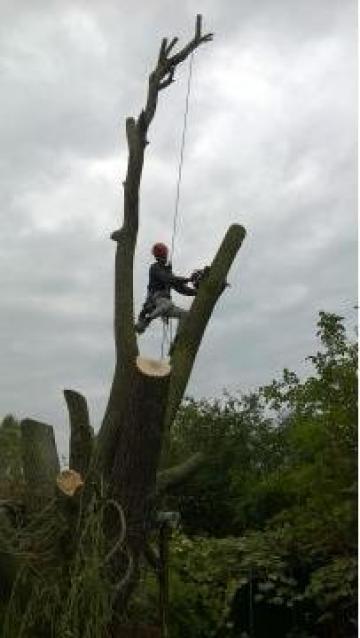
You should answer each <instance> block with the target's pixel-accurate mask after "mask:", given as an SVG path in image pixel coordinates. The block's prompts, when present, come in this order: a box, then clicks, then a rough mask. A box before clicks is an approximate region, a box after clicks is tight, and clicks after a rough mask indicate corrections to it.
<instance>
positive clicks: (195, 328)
mask: <svg viewBox="0 0 360 638" xmlns="http://www.w3.org/2000/svg"><path fill="white" fill-rule="evenodd" d="M244 237H245V229H244V228H243V227H242V226H240V225H239V224H234V225H232V226H230V228H229V230H228V231H227V233H226V235H225V237H224V239H223V242H222V244H221V246H220V248H219V250H218V252H217V254H216V256H215V258H214V260H213V263H212V265H211V267H210V271H209V275H208V277H207V278H206V279H205V280H204V281H203V282H202V283H201V285H200V288H199V292H198V294H197V295H196V297H195V299H194V301H193V304H192V306H191V309H190V312H189V314H188V316H187V318H186V320H185V322H184V326H183V329H182V331H181V333H180V334H179V338H178V339H177V342H176V345H175V348H174V352H173V355H172V359H171V365H172V369H173V372H172V375H171V383H170V388H169V396H168V406H167V412H166V417H165V421H166V428H169V427H170V426H171V423H172V421H173V419H174V417H175V414H176V412H177V409H178V407H179V404H180V402H181V399H182V397H183V395H184V392H185V389H186V385H187V383H188V380H189V377H190V374H191V370H192V367H193V364H194V361H195V357H196V354H197V351H198V349H199V346H200V343H201V340H202V338H203V335H204V331H205V328H206V326H207V323H208V321H209V319H210V316H211V313H212V311H213V309H214V307H215V304H216V302H217V300H218V298H219V297H220V295H221V293H222V292H223V290H224V287H225V285H226V278H227V275H228V272H229V270H230V267H231V265H232V263H233V261H234V259H235V257H236V254H237V252H238V250H239V248H240V246H241V244H242V242H243V239H244Z"/></svg>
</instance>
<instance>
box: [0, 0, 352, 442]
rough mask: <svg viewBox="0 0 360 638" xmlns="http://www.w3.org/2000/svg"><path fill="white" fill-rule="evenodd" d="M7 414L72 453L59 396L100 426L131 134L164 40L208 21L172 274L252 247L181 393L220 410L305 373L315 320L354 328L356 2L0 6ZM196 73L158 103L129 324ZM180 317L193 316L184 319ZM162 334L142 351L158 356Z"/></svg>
mask: <svg viewBox="0 0 360 638" xmlns="http://www.w3.org/2000/svg"><path fill="white" fill-rule="evenodd" d="M0 7H1V20H0V39H1V42H0V56H1V57H0V77H1V86H2V91H1V94H2V99H1V107H0V109H1V118H0V135H1V157H0V166H1V172H0V174H1V192H0V198H1V209H0V210H1V231H2V232H1V239H0V264H1V268H0V278H1V281H0V286H1V304H0V307H1V312H0V358H1V402H0V406H1V409H0V415H1V416H4V415H5V414H6V413H8V412H13V413H15V414H16V415H17V416H18V417H23V416H32V417H34V418H39V419H41V420H45V421H48V422H51V423H53V424H54V425H55V428H56V434H57V438H58V441H59V443H60V446H61V449H65V441H66V439H67V435H68V430H67V414H66V410H65V404H64V400H63V397H62V389H63V388H64V387H70V388H73V389H77V390H79V391H81V392H83V393H84V394H85V395H86V397H87V398H88V401H89V406H90V411H91V418H92V421H93V423H94V425H95V427H97V426H98V424H99V421H100V419H101V414H102V411H103V409H104V406H105V402H106V397H107V392H108V388H109V383H110V381H111V378H112V371H113V363H114V354H113V338H112V295H113V261H114V254H115V245H114V243H113V242H111V241H110V240H109V234H110V233H111V232H112V230H114V229H115V228H116V227H118V226H119V225H120V223H121V218H122V186H121V181H122V179H123V178H124V174H125V167H126V151H127V149H126V143H125V136H124V120H125V117H126V116H128V115H137V114H138V113H139V110H140V109H141V107H142V105H143V102H144V99H145V95H146V84H147V75H148V73H149V72H150V71H151V69H152V66H153V64H154V62H155V60H156V57H157V53H158V47H159V43H160V41H161V38H162V37H163V36H169V37H172V36H174V35H177V36H178V37H179V38H180V43H184V42H185V41H186V40H187V39H189V38H190V37H191V36H192V34H193V28H194V21H195V15H196V13H199V12H200V13H203V15H204V27H205V29H206V30H208V31H214V32H215V39H214V41H213V43H211V44H207V45H205V46H203V47H202V48H201V49H199V51H198V52H197V54H196V56H195V62H194V73H193V84H192V94H191V103H190V112H189V121H188V138H187V146H186V150H185V165H184V169H183V181H182V190H181V200H180V213H179V214H180V219H179V229H178V235H177V244H176V253H175V259H174V269H175V270H176V271H177V272H179V273H181V274H183V273H185V272H186V273H188V272H190V271H191V270H192V269H193V268H195V267H199V266H201V265H202V264H205V263H209V261H210V260H211V259H212V257H213V255H214V252H215V251H216V249H217V247H218V245H219V242H220V241H221V239H222V237H223V235H224V233H225V231H226V228H227V227H228V225H229V224H230V223H232V222H234V221H237V222H240V223H241V224H243V225H244V226H245V227H246V229H247V237H246V240H245V242H244V244H243V247H242V249H241V251H240V253H239V255H238V258H237V261H236V264H235V265H234V267H233V269H232V270H231V274H230V281H231V284H232V287H231V289H228V290H227V291H226V292H225V293H224V295H223V297H222V298H221V300H220V302H219V304H218V306H217V308H216V311H215V313H214V315H213V319H212V321H211V325H210V326H209V328H208V330H207V333H206V336H205V338H204V341H203V344H202V346H201V349H200V352H199V355H198V359H197V363H196V366H195V369H194V372H193V375H192V378H191V382H190V385H189V388H188V393H191V394H194V395H195V396H197V397H199V396H206V397H211V396H219V395H220V394H221V392H222V389H223V388H225V387H226V388H228V389H229V390H231V391H235V390H237V389H242V390H247V389H249V388H255V387H257V386H258V385H259V384H261V383H264V382H267V381H270V380H271V379H272V378H273V377H275V376H277V375H279V374H280V373H281V370H282V368H283V367H284V366H287V367H289V368H292V369H295V370H297V371H298V372H300V373H301V374H303V373H304V372H306V365H305V364H304V359H305V357H306V355H308V354H311V353H312V352H313V351H314V348H315V338H314V335H315V330H316V321H317V314H318V311H319V310H321V309H323V310H328V311H331V312H338V313H340V314H342V315H345V316H346V318H347V320H348V322H349V325H351V324H353V323H354V321H355V313H354V311H353V309H352V307H353V306H354V305H355V304H356V295H357V284H356V274H357V273H356V270H357V269H356V255H357V253H356V250H357V244H356V241H357V228H356V178H357V170H356V2H355V1H353V0H302V1H301V2H299V1H298V0H256V1H254V0H228V1H226V2H225V1H221V0H207V1H205V0H199V1H198V2H195V1H193V0H188V1H184V2H182V3H178V2H175V1H173V0H162V1H160V0H157V1H156V0H146V1H145V0H142V1H139V0H133V1H132V2H131V3H129V2H124V1H122V0H102V1H101V2H100V0H97V1H96V2H95V1H93V0H87V1H86V2H85V1H81V0H78V1H77V2H74V1H71V2H70V1H68V0H61V1H57V0H50V1H49V0H46V1H45V0H32V1H31V2H27V1H26V2H25V1H22V0H11V1H10V0H8V1H6V0H2V1H1V3H0ZM187 73H188V66H187V64H185V65H184V66H183V67H181V68H180V69H179V70H178V74H177V82H176V83H175V84H174V85H172V86H171V87H170V88H169V89H168V90H167V91H166V92H165V91H164V92H163V93H162V94H161V99H160V103H159V107H158V111H157V114H156V120H155V121H154V123H153V126H152V128H151V131H150V134H149V139H150V145H149V146H148V148H147V151H146V163H145V168H144V176H143V183H142V192H141V222H140V232H139V239H138V247H137V263H136V270H135V293H136V311H138V310H139V307H140V304H141V302H142V299H143V295H144V289H145V284H146V275H147V267H148V263H149V258H150V255H149V253H150V248H151V245H152V244H153V243H154V241H159V240H160V241H165V242H167V243H169V242H170V241H171V229H172V215H173V211H174V201H175V187H176V177H177V162H178V158H179V149H180V141H181V132H182V117H183V110H184V101H185V90H186V80H187ZM182 303H183V305H184V306H187V305H188V300H186V299H185V301H183V300H182ZM161 331H162V329H161V325H160V324H159V325H155V324H154V325H153V326H152V327H151V328H150V329H149V331H148V333H147V334H146V335H145V336H143V337H141V341H140V344H141V351H142V353H143V354H147V355H148V356H158V355H159V351H160V342H161Z"/></svg>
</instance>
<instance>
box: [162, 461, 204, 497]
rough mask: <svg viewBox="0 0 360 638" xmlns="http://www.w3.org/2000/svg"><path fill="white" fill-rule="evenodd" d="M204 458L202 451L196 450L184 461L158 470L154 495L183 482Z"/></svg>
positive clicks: (199, 465)
mask: <svg viewBox="0 0 360 638" xmlns="http://www.w3.org/2000/svg"><path fill="white" fill-rule="evenodd" d="M205 459H206V457H205V455H204V454H203V453H202V452H197V453H196V454H194V455H193V456H191V457H190V458H189V459H187V460H186V461H184V463H180V464H179V465H175V466H174V467H170V468H168V469H167V470H163V471H162V472H159V473H158V475H157V480H156V495H157V496H159V495H161V494H163V493H164V492H167V491H169V490H171V489H172V488H173V487H176V486H178V485H181V484H182V483H184V482H185V481H186V480H187V479H188V478H190V476H192V475H193V474H195V472H197V470H198V469H199V468H200V467H201V465H203V463H204V462H205Z"/></svg>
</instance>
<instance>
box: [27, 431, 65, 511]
mask: <svg viewBox="0 0 360 638" xmlns="http://www.w3.org/2000/svg"><path fill="white" fill-rule="evenodd" d="M20 429H21V448H22V460H23V470H24V478H25V483H26V493H25V498H26V507H27V510H28V511H29V512H33V511H39V510H41V509H42V508H43V507H44V506H45V505H47V503H48V502H49V501H50V500H52V499H53V498H54V496H55V493H56V483H55V481H56V476H57V475H58V473H59V471H60V463H59V457H58V453H57V449H56V443H55V437H54V431H53V428H52V426H51V425H47V424H46V423H41V422H40V421H35V420H33V419H24V420H23V421H22V422H21V424H20Z"/></svg>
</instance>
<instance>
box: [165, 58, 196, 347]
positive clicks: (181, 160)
mask: <svg viewBox="0 0 360 638" xmlns="http://www.w3.org/2000/svg"><path fill="white" fill-rule="evenodd" d="M193 61H194V52H192V54H191V56H190V60H189V73H188V81H187V89H186V99H185V109H184V118H183V131H182V137H181V146H180V157H179V166H178V176H177V183H176V195H175V208H174V217H173V228H172V235H171V250H170V262H171V263H172V262H173V258H174V253H175V240H176V234H177V229H178V216H179V202H180V187H181V180H182V169H183V164H184V150H185V142H186V133H187V125H188V113H189V101H190V92H191V80H192V70H193ZM168 332H170V337H169V335H168ZM172 337H173V335H172V323H171V319H164V321H163V334H162V342H161V358H162V359H163V358H164V350H165V342H166V341H168V342H170V344H171V343H172Z"/></svg>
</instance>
